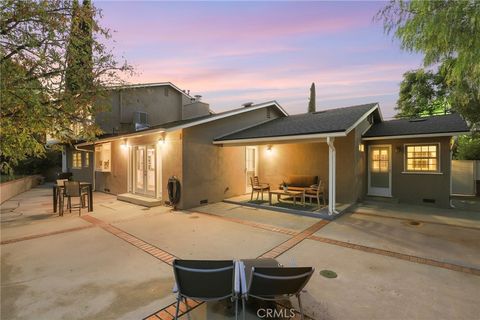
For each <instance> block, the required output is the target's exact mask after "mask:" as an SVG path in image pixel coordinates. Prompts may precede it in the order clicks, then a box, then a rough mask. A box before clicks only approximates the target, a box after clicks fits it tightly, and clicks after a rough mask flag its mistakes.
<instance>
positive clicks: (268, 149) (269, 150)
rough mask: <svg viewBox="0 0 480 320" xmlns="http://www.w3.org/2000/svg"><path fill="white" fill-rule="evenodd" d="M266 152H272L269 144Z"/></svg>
mask: <svg viewBox="0 0 480 320" xmlns="http://www.w3.org/2000/svg"><path fill="white" fill-rule="evenodd" d="M267 151H268V152H272V145H271V144H269V145H268V146H267Z"/></svg>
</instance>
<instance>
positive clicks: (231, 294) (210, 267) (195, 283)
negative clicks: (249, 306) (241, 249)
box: [173, 260, 240, 319]
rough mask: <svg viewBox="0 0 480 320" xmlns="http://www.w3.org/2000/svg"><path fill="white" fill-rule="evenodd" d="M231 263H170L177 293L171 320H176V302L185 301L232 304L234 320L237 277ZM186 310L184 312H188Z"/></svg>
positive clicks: (238, 290) (208, 261)
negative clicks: (228, 300) (173, 317)
mask: <svg viewBox="0 0 480 320" xmlns="http://www.w3.org/2000/svg"><path fill="white" fill-rule="evenodd" d="M237 270H238V268H236V264H235V262H234V261H232V260H174V261H173V272H174V274H175V281H176V288H175V289H174V291H176V293H177V306H176V312H175V319H178V310H179V307H180V302H181V301H182V300H185V305H186V306H187V308H188V304H187V298H190V299H194V300H198V301H203V302H208V301H220V300H224V299H230V300H231V301H232V302H235V319H238V296H239V294H240V276H239V274H238V272H236V271H237ZM188 311H189V310H187V311H186V312H188Z"/></svg>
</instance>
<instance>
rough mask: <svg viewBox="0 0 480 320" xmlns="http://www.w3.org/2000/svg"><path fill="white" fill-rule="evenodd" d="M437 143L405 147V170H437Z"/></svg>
mask: <svg viewBox="0 0 480 320" xmlns="http://www.w3.org/2000/svg"><path fill="white" fill-rule="evenodd" d="M438 164H439V161H438V145H416V146H407V147H406V169H407V171H418V172H437V171H439V166H438Z"/></svg>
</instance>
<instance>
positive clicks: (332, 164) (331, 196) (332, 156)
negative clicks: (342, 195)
mask: <svg viewBox="0 0 480 320" xmlns="http://www.w3.org/2000/svg"><path fill="white" fill-rule="evenodd" d="M334 141H335V138H333V137H327V144H328V214H329V215H332V214H337V213H338V211H337V210H335V202H336V195H335V188H336V158H337V156H336V150H335V146H334V145H333V142H334Z"/></svg>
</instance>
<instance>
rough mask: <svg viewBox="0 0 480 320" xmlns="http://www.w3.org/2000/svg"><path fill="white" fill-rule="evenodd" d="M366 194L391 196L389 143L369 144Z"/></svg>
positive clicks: (390, 151) (390, 150) (390, 149)
mask: <svg viewBox="0 0 480 320" xmlns="http://www.w3.org/2000/svg"><path fill="white" fill-rule="evenodd" d="M368 149H369V152H368V194H369V195H371V196H380V197H391V196H392V147H391V145H377V146H369V148H368Z"/></svg>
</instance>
